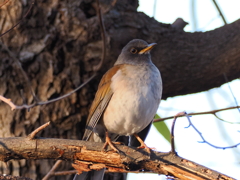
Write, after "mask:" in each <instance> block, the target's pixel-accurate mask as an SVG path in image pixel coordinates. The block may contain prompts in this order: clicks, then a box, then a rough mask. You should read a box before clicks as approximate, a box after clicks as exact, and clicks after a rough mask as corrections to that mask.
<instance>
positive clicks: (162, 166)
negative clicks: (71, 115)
mask: <svg viewBox="0 0 240 180" xmlns="http://www.w3.org/2000/svg"><path fill="white" fill-rule="evenodd" d="M0 145H1V146H0V160H1V161H9V160H11V159H62V160H68V161H74V164H73V166H74V167H76V168H77V170H78V171H80V172H81V170H82V169H83V168H84V170H85V171H86V170H92V169H95V170H96V169H99V168H100V167H101V168H103V167H106V168H109V169H111V171H112V172H114V171H115V172H131V171H136V170H138V171H139V172H141V171H151V172H153V173H158V174H165V175H170V176H174V177H177V178H180V179H225V180H230V179H233V178H231V177H228V176H226V175H224V174H221V173H219V172H216V171H214V170H211V169H209V168H207V167H204V166H201V165H199V164H197V163H195V162H192V161H189V160H187V159H184V158H181V157H179V156H177V155H176V154H175V153H162V152H155V151H152V153H151V156H149V155H148V154H147V153H146V152H145V151H144V150H137V149H136V148H131V147H128V146H124V145H117V148H118V149H119V150H120V153H115V152H113V151H107V152H102V151H101V150H100V149H101V147H102V146H103V143H94V142H87V141H79V140H67V139H50V138H37V139H32V140H29V139H28V138H21V137H11V138H0ZM108 150H109V149H108ZM83 164H84V165H85V166H83Z"/></svg>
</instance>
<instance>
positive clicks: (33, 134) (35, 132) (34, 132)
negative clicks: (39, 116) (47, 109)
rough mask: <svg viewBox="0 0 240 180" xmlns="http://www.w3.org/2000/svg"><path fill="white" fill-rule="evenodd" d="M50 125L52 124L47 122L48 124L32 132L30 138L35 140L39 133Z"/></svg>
mask: <svg viewBox="0 0 240 180" xmlns="http://www.w3.org/2000/svg"><path fill="white" fill-rule="evenodd" d="M49 125H50V122H47V123H45V124H43V125H42V126H40V127H38V128H37V129H35V130H34V131H33V132H31V134H29V135H28V138H29V139H34V138H35V137H36V135H37V133H39V132H40V131H42V130H43V129H45V128H46V127H48V126H49Z"/></svg>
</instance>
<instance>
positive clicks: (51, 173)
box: [42, 160, 76, 180]
mask: <svg viewBox="0 0 240 180" xmlns="http://www.w3.org/2000/svg"><path fill="white" fill-rule="evenodd" d="M61 163H62V160H57V162H56V163H55V164H54V165H53V167H52V169H51V170H50V171H49V172H48V173H47V174H46V176H44V177H43V178H42V180H48V179H49V178H50V177H52V176H57V175H56V173H55V172H54V171H55V170H56V169H57V168H58V166H59V165H60V164H61ZM75 171H76V170H75ZM64 172H65V174H61V175H67V174H66V171H64ZM75 173H76V172H75ZM58 176H60V175H58Z"/></svg>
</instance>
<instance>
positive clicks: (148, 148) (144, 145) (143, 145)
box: [134, 134, 154, 154]
mask: <svg viewBox="0 0 240 180" xmlns="http://www.w3.org/2000/svg"><path fill="white" fill-rule="evenodd" d="M134 136H135V137H136V138H137V140H138V141H139V142H140V144H141V145H140V146H139V147H137V148H138V149H142V148H144V149H146V151H147V152H148V153H149V154H150V153H151V149H154V148H150V147H148V146H147V145H146V144H145V143H144V142H143V140H142V139H141V138H140V137H139V136H138V135H137V134H134Z"/></svg>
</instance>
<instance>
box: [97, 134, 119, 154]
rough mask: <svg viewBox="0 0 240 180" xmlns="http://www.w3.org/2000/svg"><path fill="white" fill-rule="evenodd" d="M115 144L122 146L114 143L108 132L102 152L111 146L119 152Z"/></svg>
mask: <svg viewBox="0 0 240 180" xmlns="http://www.w3.org/2000/svg"><path fill="white" fill-rule="evenodd" d="M114 144H121V143H120V142H112V141H111V139H110V138H109V136H108V132H106V142H105V143H104V145H103V148H102V151H104V150H105V149H106V147H107V146H108V145H109V146H110V147H111V148H112V149H113V150H114V151H115V152H119V150H118V149H117V148H116V147H115V146H114Z"/></svg>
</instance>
